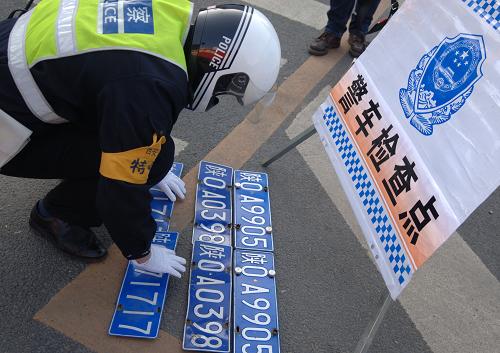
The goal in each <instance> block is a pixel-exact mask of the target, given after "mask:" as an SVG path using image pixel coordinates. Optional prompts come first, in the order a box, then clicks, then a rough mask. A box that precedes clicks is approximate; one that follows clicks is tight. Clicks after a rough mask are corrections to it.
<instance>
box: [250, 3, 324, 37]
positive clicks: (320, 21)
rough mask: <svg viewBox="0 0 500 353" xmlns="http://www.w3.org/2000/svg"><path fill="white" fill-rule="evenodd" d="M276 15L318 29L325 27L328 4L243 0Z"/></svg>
mask: <svg viewBox="0 0 500 353" xmlns="http://www.w3.org/2000/svg"><path fill="white" fill-rule="evenodd" d="M245 1H246V2H247V3H249V4H251V5H254V6H257V7H261V8H263V9H266V10H268V11H271V12H274V13H276V14H278V15H281V16H284V17H286V18H289V19H291V20H293V21H297V22H300V23H302V24H305V25H307V26H309V27H313V28H316V29H317V30H320V29H322V28H324V27H325V25H326V21H327V16H326V12H327V11H328V10H329V9H330V7H329V6H327V5H325V4H323V3H320V2H318V1H314V0H287V1H282V0H245Z"/></svg>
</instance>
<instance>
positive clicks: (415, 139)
mask: <svg viewBox="0 0 500 353" xmlns="http://www.w3.org/2000/svg"><path fill="white" fill-rule="evenodd" d="M313 120H314V124H315V126H316V129H317V130H318V133H319V135H320V137H321V140H322V142H323V144H324V146H325V148H326V151H327V153H328V155H329V157H330V159H331V161H332V163H333V165H334V167H335V170H336V171H337V173H338V175H339V177H340V179H341V182H342V185H343V187H344V189H345V191H346V192H347V194H348V196H349V199H350V202H351V205H352V207H353V209H354V212H355V214H356V217H357V218H358V221H359V223H360V225H361V227H362V229H363V232H364V235H365V237H366V239H367V241H368V244H369V246H370V248H371V250H372V252H373V255H374V257H375V260H376V263H377V266H378V268H379V270H380V272H381V273H382V275H383V277H384V280H385V282H386V284H387V286H388V288H389V290H390V292H391V295H392V297H393V298H394V299H395V298H397V296H398V295H399V294H400V293H401V291H402V290H403V288H404V287H405V286H406V285H407V284H408V282H409V281H410V280H411V277H412V275H413V273H414V272H415V271H416V270H417V269H418V268H419V267H420V266H422V264H423V263H424V262H425V261H426V260H427V259H428V258H429V257H430V256H431V255H432V254H433V253H434V252H435V251H436V249H437V248H439V247H440V246H441V245H442V244H443V243H444V242H445V241H446V240H447V239H448V237H449V236H450V235H451V234H452V233H453V232H454V231H455V230H456V229H457V227H458V226H459V225H460V224H462V223H463V222H464V221H465V219H466V218H467V217H468V216H469V215H470V214H471V213H472V212H473V211H474V210H475V209H476V208H477V207H478V206H479V205H480V204H481V203H482V202H483V201H484V200H485V199H486V198H487V197H488V196H489V195H490V194H491V193H492V192H493V191H495V189H496V188H497V187H498V185H500V3H499V2H498V1H491V0H488V1H486V0H484V1H480V0H475V1H471V0H448V1H434V0H407V1H406V2H405V3H404V4H403V6H402V7H401V9H400V10H399V11H398V13H397V14H396V15H395V16H394V17H393V18H391V20H390V21H389V23H388V25H387V26H386V27H385V28H384V30H383V31H382V32H381V33H380V34H379V35H378V36H377V38H376V39H375V40H374V41H373V42H372V43H371V44H370V46H369V47H368V49H367V50H366V52H365V53H364V54H363V55H362V56H361V57H360V59H359V60H357V61H356V63H355V64H354V65H353V66H352V68H351V69H350V70H349V71H348V72H347V74H346V75H345V76H344V77H343V78H342V79H341V80H340V82H339V83H338V84H337V85H336V86H335V87H334V88H333V89H332V91H331V94H330V96H329V98H328V99H327V100H326V101H325V102H324V104H323V105H322V106H321V108H320V109H318V111H317V112H316V114H315V115H314V117H313Z"/></svg>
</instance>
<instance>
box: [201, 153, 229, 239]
mask: <svg viewBox="0 0 500 353" xmlns="http://www.w3.org/2000/svg"><path fill="white" fill-rule="evenodd" d="M232 179H233V169H232V168H230V167H227V166H224V165H220V164H215V163H209V162H205V161H202V162H201V164H200V171H199V174H198V180H199V182H198V186H197V189H196V206H195V218H194V227H193V243H194V242H195V241H198V240H199V241H203V242H208V243H213V244H219V245H227V246H230V245H232V244H231V222H232V198H231V186H232Z"/></svg>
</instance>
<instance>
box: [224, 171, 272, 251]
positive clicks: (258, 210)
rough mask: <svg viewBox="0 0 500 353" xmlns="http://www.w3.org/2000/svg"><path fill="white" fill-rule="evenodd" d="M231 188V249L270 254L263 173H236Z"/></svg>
mask: <svg viewBox="0 0 500 353" xmlns="http://www.w3.org/2000/svg"><path fill="white" fill-rule="evenodd" d="M234 187H235V191H234V224H235V229H236V231H235V247H236V248H237V249H247V250H264V251H273V250H274V244H273V235H272V230H273V228H272V224H271V208H270V205H269V185H268V178H267V174H265V173H256V172H245V171H241V170H237V171H235V173H234Z"/></svg>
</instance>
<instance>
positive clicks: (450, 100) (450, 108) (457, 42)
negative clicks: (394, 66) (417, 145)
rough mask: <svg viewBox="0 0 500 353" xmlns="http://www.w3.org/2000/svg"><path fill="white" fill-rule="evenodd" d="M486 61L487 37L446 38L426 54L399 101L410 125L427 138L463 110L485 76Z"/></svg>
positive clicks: (464, 35) (464, 36)
mask: <svg viewBox="0 0 500 353" xmlns="http://www.w3.org/2000/svg"><path fill="white" fill-rule="evenodd" d="M485 59H486V51H485V48H484V42H483V37H482V36H481V35H474V34H463V33H462V34H459V35H458V36H456V37H455V38H445V39H444V40H443V41H442V42H441V43H440V44H439V45H438V46H437V47H434V48H433V49H432V50H431V51H430V52H429V53H427V54H425V55H424V56H423V57H422V58H421V59H420V61H419V63H418V65H417V67H416V68H415V69H414V70H412V71H411V73H410V76H409V77H408V87H407V88H401V89H400V91H399V100H400V103H401V107H402V108H403V112H404V114H405V116H406V118H407V119H408V120H409V122H410V124H411V125H412V126H413V127H414V128H415V129H417V130H418V131H419V132H420V133H422V134H423V135H425V136H430V135H432V133H433V127H434V125H438V124H443V123H445V122H447V121H448V120H450V119H451V117H452V115H453V114H455V113H456V112H457V111H459V110H460V108H462V106H463V105H464V104H465V102H466V101H467V99H468V98H469V96H470V95H471V94H472V91H473V89H474V84H475V83H476V82H477V81H478V80H479V79H480V78H481V77H482V76H483V73H482V71H481V67H482V64H483V62H484V61H485Z"/></svg>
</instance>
